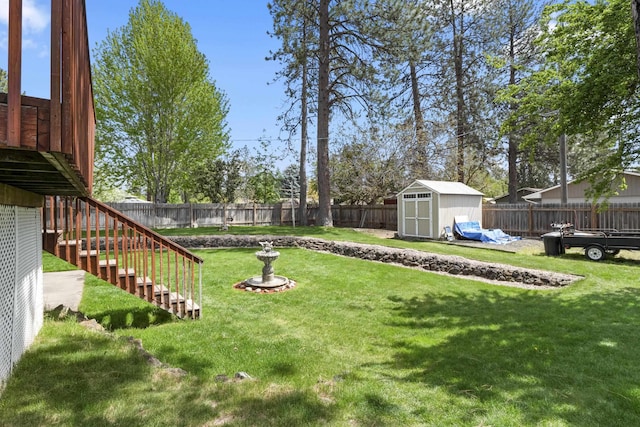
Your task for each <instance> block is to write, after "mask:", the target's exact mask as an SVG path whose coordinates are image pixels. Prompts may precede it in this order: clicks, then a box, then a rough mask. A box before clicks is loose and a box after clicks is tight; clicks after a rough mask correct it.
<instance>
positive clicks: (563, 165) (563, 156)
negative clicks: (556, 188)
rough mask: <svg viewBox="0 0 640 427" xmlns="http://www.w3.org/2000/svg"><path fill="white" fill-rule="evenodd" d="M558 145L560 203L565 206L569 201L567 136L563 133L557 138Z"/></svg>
mask: <svg viewBox="0 0 640 427" xmlns="http://www.w3.org/2000/svg"><path fill="white" fill-rule="evenodd" d="M559 145H560V203H561V204H563V205H566V204H567V202H568V199H569V194H568V193H569V188H568V186H567V135H566V134H565V133H564V132H563V133H562V134H561V135H560V138H559Z"/></svg>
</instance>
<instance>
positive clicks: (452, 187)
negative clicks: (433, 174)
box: [401, 179, 483, 196]
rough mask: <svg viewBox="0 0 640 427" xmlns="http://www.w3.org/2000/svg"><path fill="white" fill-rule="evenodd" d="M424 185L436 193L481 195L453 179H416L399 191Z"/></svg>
mask: <svg viewBox="0 0 640 427" xmlns="http://www.w3.org/2000/svg"><path fill="white" fill-rule="evenodd" d="M416 187H424V188H428V189H429V190H431V191H434V192H436V193H438V194H464V195H469V196H482V195H483V194H482V193H481V192H479V191H478V190H476V189H473V188H471V187H469V186H468V185H466V184H464V183H462V182H455V181H430V180H425V179H417V180H415V181H414V182H413V183H412V184H411V185H409V186H408V187H407V188H405V189H404V190H402V191H401V193H403V192H404V191H405V190H408V189H409V188H416Z"/></svg>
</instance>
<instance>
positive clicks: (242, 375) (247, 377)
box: [234, 371, 253, 380]
mask: <svg viewBox="0 0 640 427" xmlns="http://www.w3.org/2000/svg"><path fill="white" fill-rule="evenodd" d="M234 377H235V378H236V379H239V380H251V379H253V378H251V375H249V374H247V373H246V372H242V371H240V372H236V374H235V375H234Z"/></svg>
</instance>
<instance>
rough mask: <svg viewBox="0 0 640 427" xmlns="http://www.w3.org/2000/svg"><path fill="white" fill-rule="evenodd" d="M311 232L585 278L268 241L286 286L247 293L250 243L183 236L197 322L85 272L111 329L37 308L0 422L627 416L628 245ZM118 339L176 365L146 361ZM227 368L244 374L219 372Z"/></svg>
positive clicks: (638, 291) (634, 302)
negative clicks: (194, 263) (519, 245)
mask: <svg viewBox="0 0 640 427" xmlns="http://www.w3.org/2000/svg"><path fill="white" fill-rule="evenodd" d="M234 228H235V227H234ZM260 228H262V227H260ZM318 230H322V229H321V228H318ZM200 231H201V232H202V229H200ZM326 232H327V233H330V234H332V235H333V236H327V235H323V233H324V232H322V231H319V232H318V233H317V234H315V235H316V236H318V237H325V238H332V239H335V240H343V239H345V240H358V239H362V240H367V241H369V242H370V243H374V242H377V243H385V244H392V245H394V246H403V245H405V246H408V247H415V248H419V249H423V250H425V249H426V250H431V251H437V252H440V253H454V254H457V255H463V256H467V257H469V258H475V259H481V260H485V261H493V262H504V263H509V264H513V265H519V266H530V267H535V268H546V269H549V270H555V271H562V272H567V273H573V274H579V275H583V276H585V279H584V280H582V281H579V282H577V283H575V284H574V285H572V286H570V287H567V288H565V289H560V290H546V291H531V290H523V289H518V288H510V287H504V286H495V285H489V284H485V283H481V282H477V281H471V280H464V279H461V278H453V277H447V276H441V275H436V274H431V273H426V272H422V271H417V270H412V269H407V268H401V267H395V266H390V265H384V264H380V263H371V262H367V261H360V260H354V259H348V258H343V257H338V256H334V255H330V254H324V253H315V252H311V251H306V250H301V249H279V250H280V252H281V253H282V255H281V257H280V259H279V260H278V261H277V262H276V263H275V269H276V274H279V275H286V276H288V277H290V278H293V279H294V280H296V281H297V283H298V286H297V287H296V288H295V289H293V290H291V291H288V292H285V293H281V294H269V295H257V294H252V293H247V292H242V291H237V290H235V289H233V288H232V285H233V284H234V283H235V282H238V281H240V280H243V279H245V278H248V277H251V276H254V275H257V274H259V272H260V268H261V263H260V262H259V261H257V260H256V259H255V257H254V255H253V253H254V252H255V249H252V250H249V249H235V250H202V251H197V254H198V255H199V256H202V257H203V258H204V259H205V268H204V280H203V284H204V298H203V299H204V301H203V307H204V308H203V318H202V319H201V320H198V321H173V320H171V319H169V318H168V317H167V316H164V315H162V314H161V313H159V312H158V311H157V310H156V309H155V308H153V307H151V306H149V305H146V304H145V303H144V302H141V301H138V300H137V299H136V298H134V297H131V296H130V295H128V294H125V293H123V292H121V291H119V290H118V289H116V288H114V287H112V286H110V285H108V284H106V283H105V282H102V281H100V280H97V279H89V280H88V281H87V286H86V288H85V294H84V298H83V302H82V305H81V310H82V311H84V312H85V313H87V314H88V315H89V316H91V317H95V318H97V319H98V320H99V321H101V322H102V323H103V324H105V325H106V326H108V327H109V328H111V329H112V333H111V335H107V336H105V335H101V334H98V333H95V332H91V331H87V330H85V329H84V328H82V327H80V326H78V325H77V324H76V323H74V322H71V321H57V320H54V319H48V320H47V321H46V322H45V326H44V328H43V330H42V332H41V334H40V336H39V337H38V339H37V341H36V343H35V344H34V345H33V346H32V347H31V348H30V350H29V351H28V352H27V353H26V355H25V356H24V357H23V359H22V360H21V362H20V363H19V364H18V365H17V367H16V370H15V371H14V372H15V373H14V375H13V376H12V378H11V379H10V380H9V382H8V384H7V387H6V390H5V392H4V394H3V396H2V399H1V400H0V420H1V421H0V425H28V426H33V425H68V426H75V425H91V426H132V425H154V426H179V425H184V426H202V425H206V426H213V425H226V426H306V425H311V426H313V425H338V426H343V425H344V426H396V425H409V426H414V425H415V426H418V425H420V426H422V425H433V426H444V425H465V426H466V425H469V426H477V425H493V426H522V425H545V426H565V425H566V426H569V425H572V426H573V425H575V426H601V425H616V426H635V425H640V369H638V368H639V367H640V362H639V360H640V359H639V358H638V355H637V349H638V348H639V347H640V334H638V333H637V329H638V325H640V310H639V305H640V286H639V285H638V276H639V273H640V263H638V261H637V260H633V259H630V258H631V257H629V256H627V254H626V253H623V254H622V258H616V259H614V260H610V261H606V262H601V263H595V262H590V261H587V260H586V259H584V257H583V256H582V255H580V254H579V253H578V252H576V253H572V254H569V255H567V256H565V257H559V258H553V257H545V256H543V255H540V254H506V253H502V252H498V251H492V250H482V249H472V248H464V247H457V246H455V247H454V246H451V245H442V244H438V243H432V242H430V243H424V242H413V243H410V242H401V241H396V240H380V239H376V238H375V237H372V236H368V235H364V234H360V233H355V232H352V231H349V230H339V229H338V230H335V231H334V230H330V231H329V230H327V231H326ZM283 233H284V231H283ZM256 234H276V233H274V231H273V230H271V231H269V232H268V233H256ZM286 234H290V233H286ZM350 234H353V236H351V238H350V236H349V235H350ZM135 326H139V327H135ZM129 336H133V337H136V338H139V339H141V340H142V342H143V345H144V347H145V348H146V349H147V350H148V351H149V352H150V353H152V354H154V355H155V356H157V357H158V358H159V359H161V360H162V361H164V362H165V363H167V364H169V365H171V366H174V367H180V368H182V369H184V370H186V371H188V373H189V374H188V375H187V376H186V377H184V378H181V379H178V380H176V379H174V378H173V377H171V376H169V375H168V374H166V373H165V372H164V371H162V370H159V369H157V368H152V367H150V366H148V365H147V364H146V363H145V362H144V360H143V359H142V357H141V356H140V355H139V354H137V353H136V352H135V351H133V350H132V346H131V345H130V344H128V342H127V337H129ZM240 371H242V372H246V373H248V374H249V375H251V376H252V377H253V379H252V380H243V381H226V382H223V381H219V379H220V377H218V381H217V380H216V377H217V376H219V375H226V376H227V377H233V375H234V373H236V372H240ZM3 423H4V424H3Z"/></svg>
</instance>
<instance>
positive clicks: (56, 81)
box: [47, 0, 62, 152]
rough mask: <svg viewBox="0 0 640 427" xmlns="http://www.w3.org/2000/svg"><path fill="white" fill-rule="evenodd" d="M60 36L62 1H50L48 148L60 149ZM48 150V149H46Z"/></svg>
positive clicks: (57, 150) (52, 149)
mask: <svg viewBox="0 0 640 427" xmlns="http://www.w3.org/2000/svg"><path fill="white" fill-rule="evenodd" d="M61 37H62V2H61V1H60V0H53V1H52V2H51V103H50V104H49V105H50V106H49V150H51V151H55V152H59V151H62V142H61V139H62V136H61V132H62V130H61V127H60V125H61V117H62V107H61V102H62V100H61V98H60V90H61V87H60V76H61V70H60V68H61V66H60V61H61V54H60V49H61ZM47 151H48V150H47Z"/></svg>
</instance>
